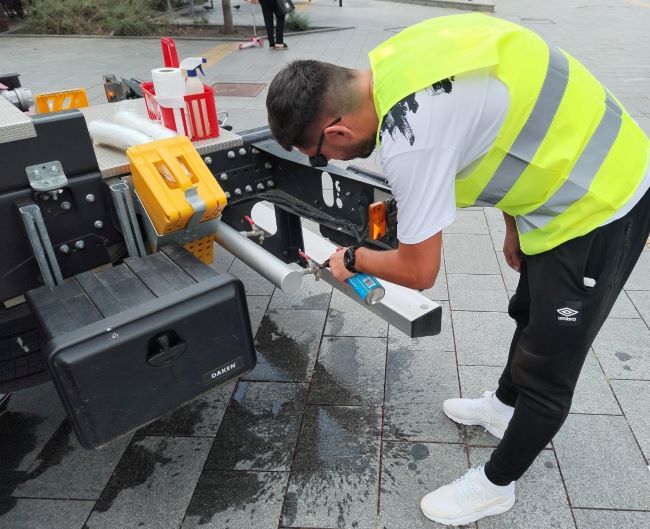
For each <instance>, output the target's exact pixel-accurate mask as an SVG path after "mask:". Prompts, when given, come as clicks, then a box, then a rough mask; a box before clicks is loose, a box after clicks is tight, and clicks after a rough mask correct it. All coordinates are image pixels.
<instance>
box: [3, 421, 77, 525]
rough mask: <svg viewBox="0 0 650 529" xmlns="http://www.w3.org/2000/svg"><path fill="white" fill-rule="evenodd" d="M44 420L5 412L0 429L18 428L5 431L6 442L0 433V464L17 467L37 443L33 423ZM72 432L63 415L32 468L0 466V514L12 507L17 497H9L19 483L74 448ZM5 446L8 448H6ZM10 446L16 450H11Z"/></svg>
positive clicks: (52, 463) (47, 467)
mask: <svg viewBox="0 0 650 529" xmlns="http://www.w3.org/2000/svg"><path fill="white" fill-rule="evenodd" d="M44 420H45V419H43V418H40V417H37V416H34V415H30V414H19V413H13V412H6V413H4V414H3V415H2V420H0V432H3V431H7V430H5V428H11V427H14V428H17V430H13V431H11V430H8V431H7V433H9V434H10V436H11V437H12V439H11V440H9V441H8V442H5V439H2V437H4V436H3V435H2V434H0V446H2V450H3V453H2V460H1V461H2V465H1V466H2V467H5V465H6V468H7V469H10V468H16V467H17V466H18V465H19V464H20V462H21V461H22V460H23V457H24V455H25V454H27V453H29V452H31V451H32V450H33V449H34V448H35V447H36V433H35V431H36V427H37V426H38V425H39V424H40V423H41V422H43V421H44ZM17 431H18V432H20V433H21V436H20V439H16V438H15V437H14V436H13V435H11V434H15V433H16V432H17ZM71 433H72V426H71V425H70V422H69V421H68V420H67V419H66V420H64V421H63V422H62V423H61V425H60V426H59V428H58V429H57V431H56V432H55V433H54V435H53V436H52V437H51V438H50V439H49V441H48V442H47V443H46V444H45V446H44V447H43V449H42V450H41V452H40V454H39V455H38V459H37V461H38V465H37V466H36V468H34V469H33V470H31V471H29V472H11V471H9V470H5V469H2V470H0V481H2V486H1V487H0V493H2V498H3V499H2V500H1V501H0V516H1V515H3V514H5V513H7V512H9V511H10V510H11V509H13V508H14V507H15V505H16V501H17V500H16V498H13V497H11V494H13V492H14V491H15V490H16V488H17V487H18V486H19V485H21V484H22V483H25V482H26V481H30V480H32V479H36V478H37V477H38V476H40V475H41V474H43V473H44V472H45V471H46V470H48V469H49V468H52V467H54V466H57V465H59V464H60V463H61V461H63V458H64V457H65V456H66V455H67V454H69V453H70V452H72V451H73V450H74V448H73V446H72V445H71V444H70V435H71ZM5 447H7V448H8V449H7V450H5ZM12 448H14V449H18V450H12ZM5 456H8V457H5Z"/></svg>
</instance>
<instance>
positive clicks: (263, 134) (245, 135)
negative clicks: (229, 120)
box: [239, 127, 272, 143]
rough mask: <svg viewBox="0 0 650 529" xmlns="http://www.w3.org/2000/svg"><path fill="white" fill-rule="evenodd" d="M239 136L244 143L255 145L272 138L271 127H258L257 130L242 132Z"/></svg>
mask: <svg viewBox="0 0 650 529" xmlns="http://www.w3.org/2000/svg"><path fill="white" fill-rule="evenodd" d="M239 135H240V136H241V139H242V141H243V142H244V143H255V142H258V141H264V140H268V139H270V138H272V136H271V129H270V128H269V127H258V128H256V129H250V130H245V131H243V132H240V133H239Z"/></svg>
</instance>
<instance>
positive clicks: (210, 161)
mask: <svg viewBox="0 0 650 529" xmlns="http://www.w3.org/2000/svg"><path fill="white" fill-rule="evenodd" d="M203 161H204V162H205V164H206V165H210V164H211V163H212V158H211V157H210V156H206V157H205V158H203Z"/></svg>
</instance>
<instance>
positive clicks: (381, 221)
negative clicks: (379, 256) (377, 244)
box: [368, 202, 386, 240]
mask: <svg viewBox="0 0 650 529" xmlns="http://www.w3.org/2000/svg"><path fill="white" fill-rule="evenodd" d="M368 227H369V233H368V235H369V236H370V238H371V239H372V240H377V239H381V238H382V237H383V236H384V235H386V203H385V202H374V203H373V204H370V205H369V206H368Z"/></svg>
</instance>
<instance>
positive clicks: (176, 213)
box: [126, 136, 227, 235]
mask: <svg viewBox="0 0 650 529" xmlns="http://www.w3.org/2000/svg"><path fill="white" fill-rule="evenodd" d="M126 154H127V156H128V158H129V162H130V163H131V174H132V176H133V185H134V186H135V190H136V192H137V194H138V197H139V198H140V201H141V202H142V205H143V206H144V208H145V209H146V211H147V213H148V214H149V217H150V218H151V222H152V223H153V225H154V227H155V228H156V231H157V232H158V233H159V234H160V235H164V234H166V233H170V232H173V231H176V230H180V229H183V228H185V227H186V226H187V223H188V222H189V221H190V219H191V218H192V216H193V215H194V209H193V208H192V206H191V204H190V203H189V202H188V200H187V198H186V192H187V191H188V190H191V189H192V188H196V191H197V194H198V196H199V198H200V199H201V200H202V201H203V202H204V203H205V213H204V214H203V216H202V217H201V221H202V222H203V221H206V220H210V219H213V218H215V217H218V216H219V215H220V214H221V212H222V211H223V208H224V207H225V206H226V203H227V199H226V195H225V193H224V192H223V190H222V189H221V186H220V185H219V184H218V183H217V181H216V180H215V179H214V176H213V175H212V173H211V172H210V169H208V167H207V166H206V165H205V163H204V162H203V160H202V159H201V156H200V155H199V153H197V152H196V149H195V148H194V146H193V145H192V143H191V142H190V140H189V139H188V138H186V137H185V136H177V137H175V138H167V139H164V140H158V141H154V142H151V143H145V144H142V145H136V146H134V147H130V148H129V149H127V151H126Z"/></svg>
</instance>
